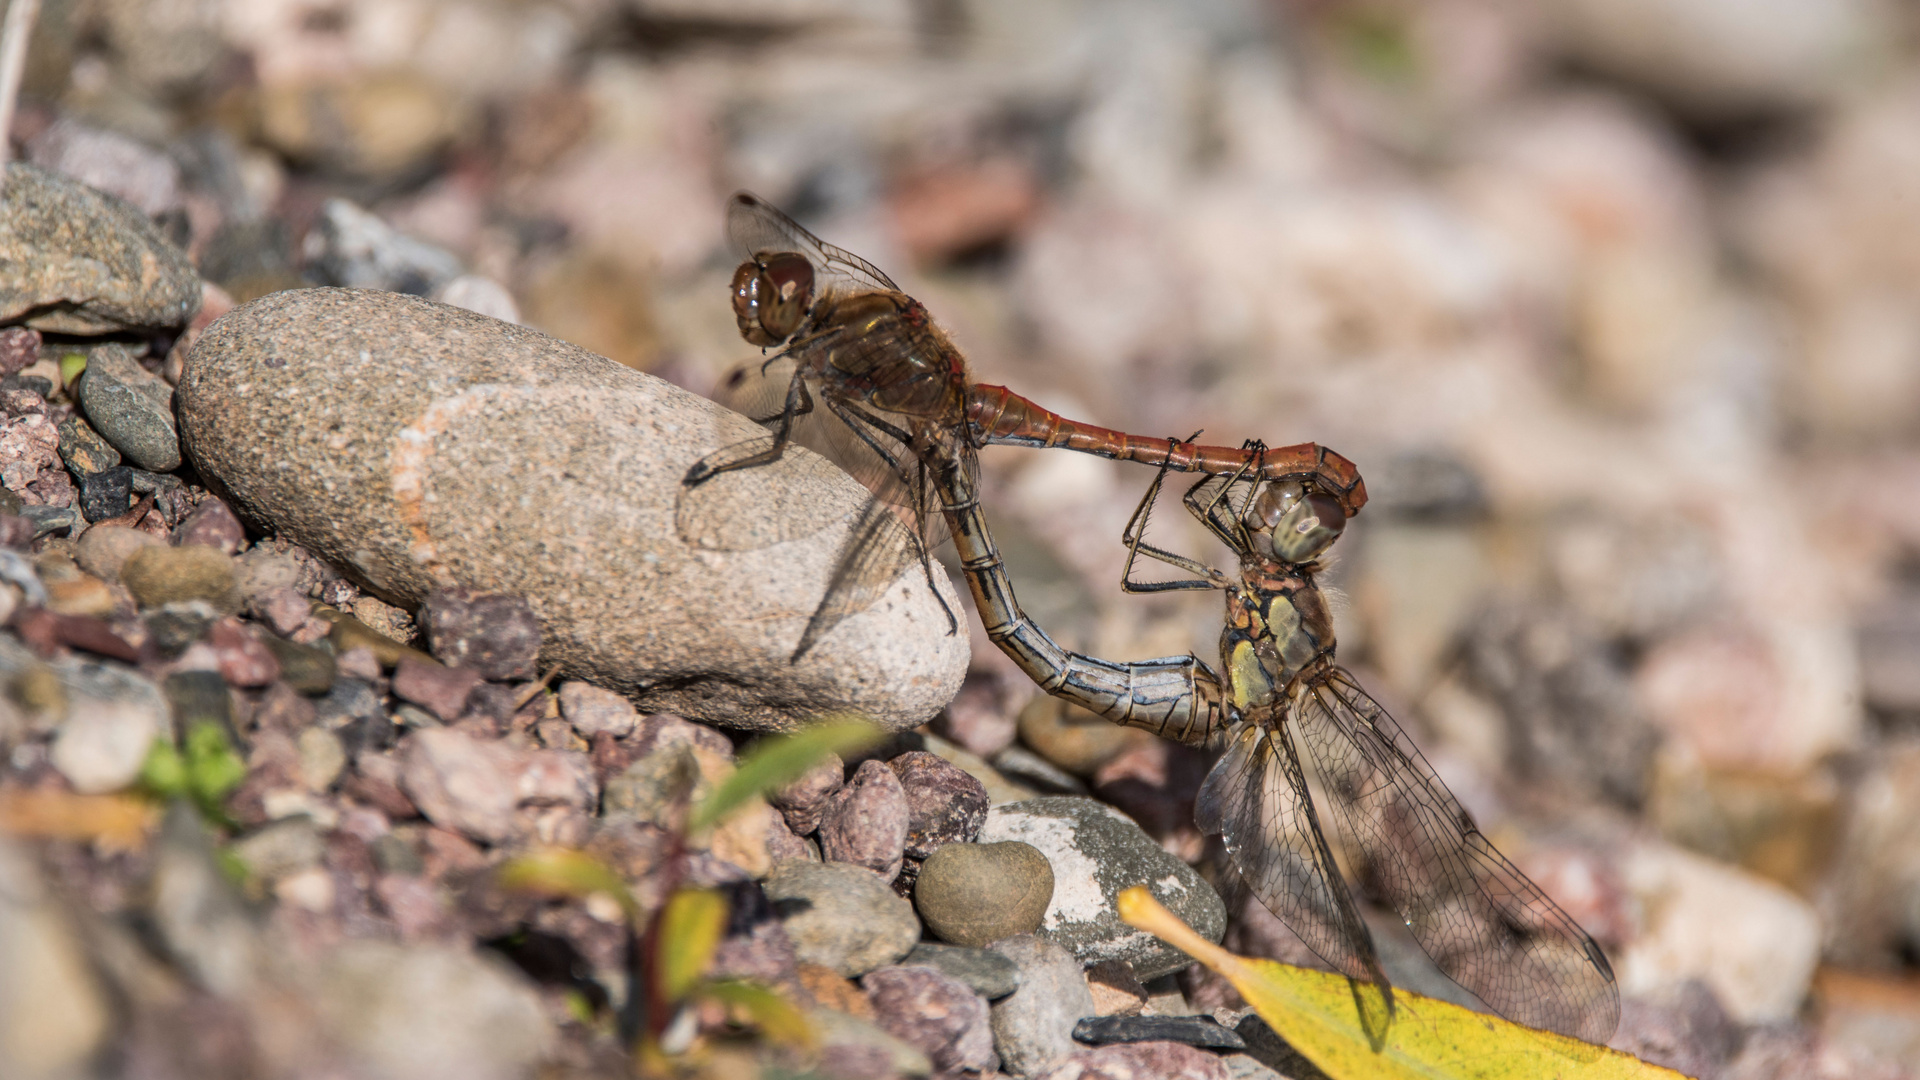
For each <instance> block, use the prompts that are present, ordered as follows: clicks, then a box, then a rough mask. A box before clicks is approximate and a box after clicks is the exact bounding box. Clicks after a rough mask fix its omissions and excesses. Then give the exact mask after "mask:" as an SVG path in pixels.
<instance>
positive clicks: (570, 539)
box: [178, 289, 968, 730]
mask: <svg viewBox="0 0 1920 1080" xmlns="http://www.w3.org/2000/svg"><path fill="white" fill-rule="evenodd" d="M716 302H718V301H716ZM178 408H179V413H180V424H181V442H182V444H183V446H184V447H185V449H186V451H187V453H188V455H189V456H190V457H191V458H192V460H193V462H194V464H195V466H196V467H197V468H198V469H199V471H200V473H201V475H202V476H204V477H206V478H208V479H209V480H211V481H213V482H215V483H216V484H217V485H218V486H219V487H221V488H224V489H225V491H224V494H225V495H227V496H228V500H227V501H228V504H229V505H230V506H232V507H233V508H234V509H235V510H236V511H239V512H240V513H241V514H242V516H245V517H249V518H251V519H253V520H254V521H255V522H256V523H259V524H260V525H262V526H263V527H265V528H268V529H270V530H272V531H275V532H278V533H280V534H282V535H284V536H287V537H288V538H290V539H292V540H294V541H295V542H297V543H299V544H301V545H302V546H304V547H306V548H307V549H308V550H310V551H313V552H314V553H316V554H319V555H322V556H324V557H326V558H328V559H329V560H331V561H332V562H334V563H335V564H336V565H339V566H342V567H345V568H348V569H350V570H351V571H352V573H353V574H354V576H355V577H357V578H358V579H359V580H360V581H361V582H362V583H364V584H365V585H367V586H368V587H369V588H370V589H371V590H372V591H373V592H375V593H376V594H377V595H379V596H380V597H382V598H383V599H385V600H387V601H389V602H391V603H397V604H400V605H402V606H405V607H409V608H411V607H414V606H416V605H418V604H419V603H420V601H421V600H422V599H423V598H424V597H425V596H426V595H427V594H428V593H429V592H431V591H433V590H434V589H436V588H448V587H455V586H465V587H469V588H474V589H479V590H483V591H486V592H495V593H510V594H516V595H519V596H522V597H524V598H525V599H526V600H527V602H528V603H529V604H530V605H532V607H533V610H534V612H535V614H537V615H538V616H539V619H540V623H541V629H542V631H543V646H542V650H541V661H542V666H543V667H548V668H551V667H554V666H558V667H559V668H560V669H561V670H562V671H563V672H564V673H566V674H568V675H570V676H572V677H575V678H580V679H583V680H586V681H588V682H592V683H594V684H596V685H599V686H605V687H609V688H612V689H616V690H619V691H620V692H622V693H625V694H627V695H628V696H630V697H632V698H633V699H634V700H635V702H636V703H637V704H639V705H640V706H641V707H642V708H643V709H645V710H647V711H668V712H676V713H679V714H681V715H683V716H689V717H695V718H698V719H702V720H707V721H710V722H713V723H718V724H724V725H728V726H732V727H739V728H748V729H754V730H792V729H795V728H798V727H801V726H803V725H804V724H805V723H807V722H808V721H809V720H811V719H812V718H814V717H817V716H820V715H822V714H825V713H838V712H851V713H856V714H859V715H863V716H865V717H868V718H870V719H872V720H874V721H875V722H877V723H880V724H883V725H885V726H887V727H889V728H894V729H904V728H908V727H912V726H914V725H916V724H918V723H920V722H922V721H924V720H926V719H927V718H928V717H929V716H931V715H933V713H934V712H935V711H937V710H938V709H939V708H940V707H941V706H942V705H944V704H945V703H946V702H947V700H948V699H950V698H951V697H952V696H953V695H954V693H955V692H956V691H957V690H958V689H959V686H960V681H961V679H962V677H963V676H964V674H965V669H966V665H967V659H968V643H967V637H966V634H965V633H964V632H962V633H959V634H950V633H949V626H948V620H947V616H946V614H945V612H944V611H942V609H941V605H940V603H939V602H938V601H937V600H936V599H935V597H934V595H933V593H932V592H931V591H930V590H929V589H928V588H927V585H926V578H925V575H924V573H923V572H922V571H921V569H920V564H919V562H918V560H910V565H909V566H907V567H906V568H905V569H903V570H902V571H901V572H900V574H899V576H898V577H897V578H896V579H895V581H894V583H893V584H892V585H891V586H890V587H889V588H888V590H887V592H886V593H885V595H884V596H883V597H882V598H881V599H880V600H879V601H878V602H876V603H875V604H874V605H872V606H871V607H870V608H868V609H867V610H865V611H862V612H860V613H858V614H856V615H853V616H851V617H849V618H848V619H846V620H845V621H844V622H841V623H840V624H839V625H838V626H837V627H835V628H834V629H833V630H832V631H831V632H830V633H828V634H827V635H826V636H825V637H824V638H823V639H822V640H821V641H820V643H819V644H818V645H817V646H815V647H814V648H813V649H812V650H811V651H810V652H808V653H807V654H806V655H805V656H804V657H803V658H802V659H801V661H800V662H799V663H790V662H789V659H790V657H791V656H792V653H793V651H794V647H795V646H796V644H798V642H799V639H800V635H801V631H802V630H803V629H804V627H805V626H806V624H807V621H808V618H809V616H811V614H812V613H813V611H814V609H815V608H816V607H817V606H818V603H819V600H820V597H821V595H822V594H823V593H824V592H825V589H826V585H827V582H828V579H829V575H830V574H831V572H832V569H833V567H834V565H835V563H836V560H837V557H838V555H839V550H840V547H841V545H842V544H843V543H844V542H845V540H846V538H847V535H848V530H849V527H850V523H851V522H852V520H853V519H854V518H855V517H856V516H857V513H858V511H859V510H860V509H861V508H862V507H863V506H864V505H865V504H866V502H867V499H868V496H867V493H866V490H865V489H864V488H862V487H860V486H859V485H858V484H856V483H854V481H853V480H851V479H850V478H848V477H847V476H846V475H845V474H844V473H841V472H839V471H838V470H837V469H831V468H824V467H823V466H824V465H825V463H824V461H823V460H822V459H820V458H818V457H815V456H813V455H810V454H807V453H805V452H798V453H790V454H789V455H788V456H787V457H786V458H784V459H783V460H782V461H781V462H779V463H777V464H776V465H772V466H767V467H762V468H754V469H743V470H739V471H737V472H733V473H728V474H725V476H724V477H722V478H718V479H716V480H714V481H711V482H710V484H718V483H721V482H722V481H723V480H724V481H725V482H726V483H727V484H728V485H730V486H729V488H728V490H729V491H730V492H731V493H733V495H734V496H736V497H735V498H734V499H732V500H731V503H730V505H735V506H738V507H740V508H742V509H741V511H740V513H739V514H738V515H737V517H738V520H727V521H719V522H716V527H719V526H737V527H739V528H741V529H744V530H746V531H748V532H752V531H753V530H754V529H755V527H757V526H759V525H763V524H764V521H761V520H755V517H756V515H759V516H760V517H761V518H765V517H766V516H768V515H772V514H774V513H776V512H778V511H777V510H776V508H781V507H784V508H790V509H792V508H798V509H799V510H801V511H802V512H805V513H807V514H809V515H810V516H809V518H808V519H807V520H808V524H809V527H810V528H811V527H812V522H814V521H817V522H818V528H817V529H815V530H814V531H812V532H811V533H809V534H807V535H804V536H800V537H798V538H797V539H790V540H789V542H784V543H776V544H773V545H771V546H759V547H746V546H740V545H738V544H736V545H734V546H732V547H728V548H725V549H717V548H714V547H711V546H709V547H699V546H696V545H695V544H694V543H689V542H688V541H687V540H685V539H683V538H682V535H681V533H680V531H679V530H678V529H677V528H676V517H675V515H676V508H677V505H678V500H679V497H680V495H681V492H682V485H681V479H682V478H683V477H684V476H685V475H686V472H687V469H688V468H689V467H690V466H691V465H692V464H693V463H694V462H695V461H697V460H699V459H700V458H701V457H703V456H705V455H707V454H709V453H711V452H712V451H714V450H715V449H717V448H719V447H722V446H729V445H732V444H734V443H737V442H741V441H745V440H748V439H751V438H755V437H757V436H758V437H763V436H764V434H765V433H764V430H763V429H761V428H760V427H758V426H757V425H755V424H753V423H752V422H751V421H749V420H747V419H746V418H745V417H742V416H740V415H738V414H736V413H733V412H730V411H727V410H725V409H722V408H720V407H719V406H717V405H714V404H713V403H711V402H709V401H707V400H706V399H704V398H700V397H697V396H695V395H693V394H690V393H687V392H686V391H683V390H681V389H679V388H677V387H675V386H673V385H671V384H669V383H666V382H664V381H662V380H660V379H656V378H653V377H651V376H648V375H644V374H641V373H639V372H635V371H633V370H631V369H629V368H626V367H623V366H621V365H619V364H616V363H614V362H613V361H611V360H608V359H606V358H605V357H601V356H596V355H594V354H592V353H589V352H587V351H586V350H584V349H581V348H578V347H577V346H574V345H569V344H567V343H566V342H563V341H558V340H556V339H554V338H551V337H548V336H546V335H544V334H541V333H538V332H536V331H533V330H528V329H525V328H523V327H518V326H513V325H510V324H508V323H503V322H500V321H498V320H495V319H490V318H487V317H486V316H483V315H477V314H474V313H473V312H470V311H466V310H463V309H460V308H455V307H449V306H447V305H444V304H436V303H433V302H432V301H429V300H422V299H419V298H416V297H411V296H403V295H399V294H396V293H385V292H368V291H362V290H354V289H304V290H292V291H287V292H280V293H275V294H272V295H269V296H265V297H262V298H261V299H259V300H255V301H253V302H252V303H249V304H245V305H242V306H241V307H238V308H236V309H234V310H233V311H231V312H229V313H228V314H226V315H225V316H222V317H221V318H220V319H219V320H218V321H216V322H215V323H214V324H213V325H212V326H211V327H209V328H208V330H207V332H206V334H205V335H204V336H203V337H201V339H200V340H199V342H198V343H197V344H196V345H195V346H194V347H193V350H192V352H191V354H190V355H189V356H188V357H187V359H186V362H185V371H184V374H183V377H182V379H181V382H180V386H179V390H178ZM721 501H722V502H727V500H721ZM763 531H766V532H768V533H769V534H791V533H792V532H793V531H794V530H793V529H791V528H786V529H784V530H780V529H774V530H763ZM937 576H938V578H939V581H940V584H939V588H940V589H941V595H942V597H944V598H945V602H946V604H947V606H948V607H949V608H951V609H953V610H956V611H957V610H959V603H958V599H957V597H956V595H955V594H954V593H953V591H952V586H951V584H950V583H949V582H948V581H947V580H946V575H944V574H940V575H937Z"/></svg>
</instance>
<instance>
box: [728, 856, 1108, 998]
mask: <svg viewBox="0 0 1920 1080" xmlns="http://www.w3.org/2000/svg"><path fill="white" fill-rule="evenodd" d="M763 887H764V888H765V889H766V893H767V899H769V900H771V901H772V902H773V909H774V911H775V912H776V913H778V914H779V916H780V920H781V922H782V923H784V924H785V926H786V928H787V936H788V937H790V938H792V939H793V948H794V952H795V954H796V955H798V957H799V958H800V960H801V962H803V963H810V964H819V965H821V966H822V967H828V968H832V969H833V970H834V971H837V972H839V973H840V974H842V975H845V976H847V977H848V978H852V977H854V976H857V975H864V974H866V973H867V972H869V971H872V970H874V969H875V968H878V967H884V966H886V965H887V964H891V963H894V962H895V961H897V960H899V959H900V958H901V957H903V956H905V955H907V953H908V952H909V951H910V950H912V948H913V946H914V943H915V942H917V941H919V940H920V920H918V919H916V918H914V917H913V905H911V904H909V903H907V902H906V901H905V900H903V899H901V898H900V897H898V896H895V895H894V894H893V890H891V889H889V888H887V885H886V883H885V882H883V881H881V880H880V879H879V878H878V877H877V876H875V875H874V874H873V872H872V871H870V870H863V869H861V868H860V867H858V866H854V865H852V864H850V863H814V862H802V861H799V860H789V861H787V862H783V863H781V864H780V865H779V866H777V867H775V868H774V871H773V873H772V875H770V876H769V877H768V878H767V880H766V881H765V882H764V883H763ZM1088 1000H1089V1001H1091V1000H1092V999H1091V997H1089V999H1088Z"/></svg>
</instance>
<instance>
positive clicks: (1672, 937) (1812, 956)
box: [1616, 843, 1820, 1024]
mask: <svg viewBox="0 0 1920 1080" xmlns="http://www.w3.org/2000/svg"><path fill="white" fill-rule="evenodd" d="M1622 872H1623V873H1622V876H1623V878H1624V880H1625V882H1626V885H1627V888H1628V890H1629V891H1630V892H1631V893H1632V895H1633V898H1634V900H1635V901H1636V902H1637V903H1638V905H1639V907H1640V910H1641V911H1642V912H1643V917H1644V918H1645V920H1646V924H1645V925H1644V926H1643V927H1642V929H1641V931H1640V934H1639V936H1638V937H1637V938H1635V939H1634V941H1633V942H1632V943H1631V944H1630V945H1628V946H1627V948H1626V949H1625V950H1624V951H1623V952H1622V953H1621V954H1620V955H1619V956H1618V957H1617V958H1616V959H1617V961H1618V964H1617V971H1618V973H1619V978H1620V992H1621V993H1623V994H1626V995H1646V994H1653V993H1656V992H1658V991H1661V990H1665V989H1670V988H1672V987H1674V986H1675V985H1677V984H1679V983H1682V982H1685V981H1686V980H1688V979H1700V980H1702V981H1703V982H1705V983H1706V984H1707V985H1708V986H1710V987H1712V988H1713V992H1714V993H1715V995H1717V996H1718V997H1719V999H1720V1003H1721V1004H1722V1005H1724V1006H1725V1007H1726V1010H1727V1012H1728V1014H1729V1015H1731V1016H1732V1017H1733V1018H1734V1019H1735V1020H1736V1021H1738V1022H1740V1023H1742V1024H1761V1023H1770V1022H1774V1021H1786V1020H1791V1019H1792V1018H1793V1017H1794V1016H1795V1015H1796V1014H1797V1013H1798V1012H1799V1010H1800V1005H1801V1003H1802V1002H1803V1001H1804V1000H1805V999H1806V996H1807V991H1808V988H1809V987H1810V986H1811V985H1812V981H1813V970H1814V966H1815V965H1816V964H1817V963H1818V962H1819V959H1820V919H1819V916H1818V915H1816V914H1815V913H1814V909H1813V907H1812V905H1810V904H1808V903H1807V902H1806V901H1804V900H1802V899H1800V898H1799V897H1797V896H1795V895H1794V894H1793V893H1791V892H1788V891H1787V890H1786V889H1784V888H1782V887H1781V886H1779V885H1776V884H1774V883H1772V882H1770V881H1766V880H1764V879H1761V878H1758V877H1755V876H1754V875H1752V874H1749V873H1747V872H1745V871H1743V870H1740V869H1737V868H1735V867H1731V866H1727V865H1725V864H1723V863H1718V862H1715V861H1713V860H1711V859H1707V858H1704V857H1702V856H1699V855H1695V854H1692V853H1691V852H1687V851H1682V850H1681V849H1679V848H1675V847H1669V846H1666V845H1664V844H1657V843H1647V844H1643V845H1641V846H1639V847H1637V848H1635V849H1634V850H1633V851H1632V852H1631V853H1629V855H1628V856H1627V858H1626V860H1625V863H1624V865H1623V867H1622Z"/></svg>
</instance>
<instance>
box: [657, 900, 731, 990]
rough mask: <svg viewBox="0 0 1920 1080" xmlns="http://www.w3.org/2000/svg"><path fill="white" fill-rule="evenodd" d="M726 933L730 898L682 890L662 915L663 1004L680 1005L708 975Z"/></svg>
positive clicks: (661, 971) (661, 965)
mask: <svg viewBox="0 0 1920 1080" xmlns="http://www.w3.org/2000/svg"><path fill="white" fill-rule="evenodd" d="M726 929H727V898H726V897H724V896H722V895H720V894H719V893H718V892H715V891H714V890H712V889H681V890H680V891H678V892H676V893H674V894H673V895H672V896H671V897H669V898H668V900H667V906H666V909H665V910H663V911H662V912H661V913H660V931H659V933H660V937H659V942H660V945H659V948H660V1000H661V1001H663V1002H678V1001H680V1000H681V999H682V998H685V997H686V996H687V991H689V990H691V989H693V984H694V983H696V982H699V981H700V976H702V975H705V974H706V973H707V965H708V964H711V963H712V962H713V951H714V950H715V949H717V948H719V947H720V935H721V934H723V933H725V931H726Z"/></svg>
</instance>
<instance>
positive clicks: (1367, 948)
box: [1193, 723, 1393, 1030]
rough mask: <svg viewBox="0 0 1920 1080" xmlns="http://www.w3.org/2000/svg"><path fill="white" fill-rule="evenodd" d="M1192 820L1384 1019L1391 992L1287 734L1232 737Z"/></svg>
mask: <svg viewBox="0 0 1920 1080" xmlns="http://www.w3.org/2000/svg"><path fill="white" fill-rule="evenodd" d="M1193 817H1194V823H1195V824H1197V825H1199V826H1200V831H1201V832H1203V833H1219V834H1220V838H1221V839H1222V840H1223V841H1225V842H1226V845H1227V853H1228V854H1230V855H1232V856H1233V862H1234V865H1235V866H1236V867H1237V868H1238V869H1239V871H1240V877H1241V879H1242V880H1244V881H1245V882H1246V883H1247V887H1248V888H1250V889H1251V890H1252V891H1253V894H1254V895H1255V896H1257V897H1259V898H1260V902H1261V903H1263V904H1265V905H1267V910H1269V911H1271V912H1273V913H1274V914H1275V915H1278V916H1279V917H1280V920H1281V921H1282V922H1284V923H1286V924H1287V927H1288V928H1289V929H1291V930H1292V931H1293V932H1294V933H1295V934H1297V935H1299V938H1300V940H1301V941H1303V942H1305V943H1306V946H1307V948H1309V949H1312V950H1313V951H1314V954H1315V955H1317V956H1319V957H1320V959H1322V960H1325V961H1326V962H1327V963H1328V964H1329V965H1331V966H1332V968H1333V969H1334V970H1335V971H1338V972H1340V973H1341V974H1343V975H1346V976H1347V977H1348V978H1350V979H1358V980H1363V981H1369V982H1372V983H1373V984H1374V986H1376V987H1378V988H1379V998H1380V1000H1379V1012H1380V1017H1379V1019H1382V1020H1383V1019H1384V1016H1385V1014H1386V1013H1388V1012H1390V1011H1391V1009H1392V1002H1393V996H1392V995H1393V992H1392V990H1391V988H1390V987H1389V986H1388V984H1387V977H1386V975H1385V974H1383V973H1382V972H1381V970H1380V961H1379V959H1378V958H1377V957H1375V955H1374V951H1373V938H1372V937H1371V936H1369V935H1368V933H1367V924H1366V923H1365V922H1364V921H1363V920H1362V919H1361V917H1360V912H1359V909H1358V908H1356V907H1355V906H1354V902H1353V897H1352V895H1351V894H1349V893H1348V892H1347V885H1346V882H1345V881H1343V880H1342V879H1341V877H1340V870H1339V868H1338V867H1337V866H1335V865H1334V861H1333V853H1332V852H1331V851H1330V850H1329V849H1328V848H1327V841H1326V838H1325V837H1324V836H1322V835H1321V832H1320V823H1319V821H1318V820H1317V819H1316V817H1315V815H1314V809H1313V800H1312V799H1311V798H1310V797H1309V796H1308V794H1307V782H1306V777H1305V775H1304V774H1303V773H1302V770H1301V768H1300V758H1299V755H1298V753H1297V752H1296V751H1295V749H1294V746H1293V742H1292V740H1291V738H1290V736H1289V735H1288V733H1287V731H1286V729H1285V728H1284V727H1271V728H1270V727H1268V726H1266V725H1263V724H1258V723H1243V724H1241V725H1240V726H1239V727H1238V728H1236V729H1234V730H1233V731H1232V732H1230V733H1229V734H1228V735H1227V752H1226V754H1225V756H1223V757H1222V758H1221V759H1220V761H1219V762H1218V763H1217V764H1215V765H1214V767H1213V771H1212V772H1210V773H1208V774H1207V779H1206V781H1205V782H1204V783H1202V784H1201V785H1200V794H1199V797H1198V798H1196V799H1195V801H1194V812H1193ZM1380 1030H1384V1023H1382V1024H1381V1025H1380Z"/></svg>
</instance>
